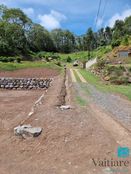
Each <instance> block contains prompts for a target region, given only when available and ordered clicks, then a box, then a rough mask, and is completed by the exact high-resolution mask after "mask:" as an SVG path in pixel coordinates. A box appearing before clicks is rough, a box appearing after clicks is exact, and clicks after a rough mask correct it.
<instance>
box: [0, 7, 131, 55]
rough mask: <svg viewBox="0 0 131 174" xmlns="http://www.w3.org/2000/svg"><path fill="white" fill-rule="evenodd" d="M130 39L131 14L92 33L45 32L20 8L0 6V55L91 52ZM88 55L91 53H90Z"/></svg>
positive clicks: (90, 29) (124, 43)
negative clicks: (42, 52) (79, 34)
mask: <svg viewBox="0 0 131 174" xmlns="http://www.w3.org/2000/svg"><path fill="white" fill-rule="evenodd" d="M130 40H131V16H130V17H128V18H126V19H125V20H124V21H122V20H117V21H116V22H115V25H114V27H113V28H110V27H108V26H107V27H106V28H101V29H100V30H98V31H97V32H93V30H92V28H89V29H88V30H87V32H86V33H85V34H83V35H82V36H76V35H75V34H73V33H72V32H70V31H69V30H63V29H55V30H52V31H51V32H49V31H47V30H46V29H45V28H44V27H43V26H41V25H40V24H36V23H33V21H32V20H31V19H30V18H29V17H28V16H26V15H25V14H24V12H23V11H22V10H20V9H15V8H7V7H6V6H3V5H1V6H0V55H1V56H15V55H29V54H30V53H32V52H34V53H38V52H41V51H46V52H59V53H71V52H77V51H89V52H90V51H93V50H94V49H96V48H98V47H100V46H108V45H111V46H112V47H113V48H114V47H116V46H119V45H120V44H123V45H129V44H131V43H130ZM89 56H90V55H89Z"/></svg>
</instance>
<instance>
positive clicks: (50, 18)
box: [38, 10, 66, 30]
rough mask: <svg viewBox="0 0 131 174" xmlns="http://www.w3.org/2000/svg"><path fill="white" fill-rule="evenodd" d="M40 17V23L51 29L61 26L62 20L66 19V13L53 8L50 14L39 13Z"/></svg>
mask: <svg viewBox="0 0 131 174" xmlns="http://www.w3.org/2000/svg"><path fill="white" fill-rule="evenodd" d="M38 18H39V20H40V24H41V25H42V26H44V27H45V28H47V29H49V30H52V29H55V28H60V27H61V22H62V21H64V20H66V16H65V15H63V14H61V13H59V12H57V11H54V10H51V12H50V14H45V15H39V16H38Z"/></svg>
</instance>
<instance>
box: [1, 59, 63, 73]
mask: <svg viewBox="0 0 131 174" xmlns="http://www.w3.org/2000/svg"><path fill="white" fill-rule="evenodd" d="M42 67H43V68H51V69H57V70H61V69H62V68H61V67H59V66H57V65H56V64H54V63H44V62H28V61H25V62H22V63H2V62H0V71H14V70H18V69H25V68H42Z"/></svg>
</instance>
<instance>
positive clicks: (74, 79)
mask: <svg viewBox="0 0 131 174" xmlns="http://www.w3.org/2000/svg"><path fill="white" fill-rule="evenodd" d="M70 74H71V79H72V82H77V80H76V77H75V75H74V72H73V69H70Z"/></svg>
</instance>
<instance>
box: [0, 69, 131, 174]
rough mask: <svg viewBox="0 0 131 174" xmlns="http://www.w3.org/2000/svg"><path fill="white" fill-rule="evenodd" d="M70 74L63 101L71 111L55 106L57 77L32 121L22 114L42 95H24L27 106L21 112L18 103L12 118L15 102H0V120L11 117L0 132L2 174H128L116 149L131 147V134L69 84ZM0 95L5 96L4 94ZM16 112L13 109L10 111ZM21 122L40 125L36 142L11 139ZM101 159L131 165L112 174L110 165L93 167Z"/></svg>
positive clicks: (60, 82) (58, 86)
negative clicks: (12, 105) (65, 99)
mask: <svg viewBox="0 0 131 174" xmlns="http://www.w3.org/2000/svg"><path fill="white" fill-rule="evenodd" d="M71 73H72V74H73V70H71V71H68V70H67V77H68V78H67V79H68V83H67V82H66V87H67V89H68V92H67V94H70V95H69V96H67V97H68V100H67V103H66V104H68V101H70V104H71V105H72V107H73V108H72V109H71V110H64V111H61V110H60V109H59V108H58V107H57V105H58V103H59V102H60V101H59V99H60V95H61V87H62V86H63V77H62V76H61V75H60V76H57V77H56V78H55V80H54V81H53V84H52V87H51V88H50V89H49V90H48V92H47V93H46V94H45V95H44V98H43V99H42V104H41V105H39V106H38V108H37V109H36V112H35V113H34V114H33V115H32V116H31V117H30V118H28V117H27V115H26V114H25V113H24V114H23V112H27V113H28V112H29V111H30V108H31V106H32V104H33V103H34V102H35V100H36V98H37V97H38V98H39V97H40V95H41V93H40V94H39V95H37V97H35V96H34V98H32V95H31V96H30V95H29V96H28V95H27V100H28V102H25V107H24V103H23V104H22V106H23V109H22V110H18V113H19V114H18V113H15V112H14V111H13V112H14V114H13V115H12V114H11V112H12V111H11V110H9V104H11V102H12V103H13V104H14V106H15V101H14V100H13V98H12V99H11V101H10V102H8V96H6V97H4V99H3V100H4V101H5V102H4V101H3V100H2V101H1V102H2V103H0V105H1V109H2V106H3V105H2V104H3V102H4V112H5V115H4V117H3V113H2V114H1V116H0V117H2V118H3V119H4V120H5V119H6V117H7V118H8V117H9V122H8V119H7V123H8V124H6V127H1V132H0V135H1V136H0V174H108V173H109V174H112V173H117V174H119V173H122V172H123V171H125V173H127V174H130V173H131V161H130V158H126V159H125V158H124V159H123V158H122V159H121V158H118V156H117V148H118V147H119V146H127V147H129V148H131V135H130V132H129V131H128V130H127V129H126V128H125V127H124V126H122V125H121V124H120V123H119V122H117V121H116V120H114V119H113V118H112V117H111V115H110V114H109V113H108V112H105V111H104V110H103V109H102V108H100V107H99V105H97V104H96V103H94V102H93V101H92V100H89V98H90V97H89V95H87V93H85V91H83V90H82V88H79V87H80V85H81V83H82V82H81V83H80V82H77V81H76V79H75V80H74V79H73V80H72V77H75V76H74V74H73V75H72V74H71ZM79 77H80V76H79ZM84 80H85V79H84ZM85 83H86V82H84V85H86V84H85ZM82 84H83V83H82ZM0 93H1V95H3V91H1V92H0ZM9 95H11V93H10V92H9ZM12 95H13V94H12ZM78 95H80V96H79V97H81V98H83V99H84V100H86V101H87V104H86V105H85V106H80V105H78V104H77V102H76V96H78ZM25 96H26V94H25ZM12 97H13V96H12ZM6 101H7V103H6ZM25 101H26V100H25ZM21 103H22V100H21V101H19V107H21ZM27 103H29V105H27ZM17 106H18V105H17ZM15 109H16V108H15V107H14V108H13V110H15ZM8 110H9V111H8ZM6 112H7V113H8V114H6ZM18 115H19V116H18ZM16 118H17V119H16ZM23 119H24V120H25V122H24V123H29V124H31V125H32V126H41V127H42V128H43V132H42V134H41V135H40V136H39V137H37V138H34V139H32V138H31V139H20V138H18V137H16V136H14V134H13V127H14V126H16V125H18V124H19V123H20V122H21V120H23ZM105 159H107V160H109V161H111V159H112V160H120V159H121V160H123V161H124V160H129V166H128V167H113V169H112V168H111V167H110V166H105V167H102V166H95V164H94V162H93V160H95V161H97V160H105ZM114 171H115V172H114Z"/></svg>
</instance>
